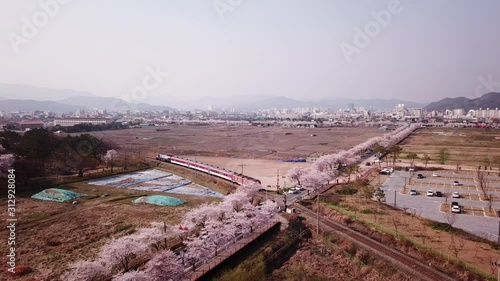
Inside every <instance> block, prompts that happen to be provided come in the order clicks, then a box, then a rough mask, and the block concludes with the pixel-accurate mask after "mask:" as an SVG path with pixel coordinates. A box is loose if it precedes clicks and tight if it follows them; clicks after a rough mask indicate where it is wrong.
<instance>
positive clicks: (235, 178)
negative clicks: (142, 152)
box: [156, 153, 260, 185]
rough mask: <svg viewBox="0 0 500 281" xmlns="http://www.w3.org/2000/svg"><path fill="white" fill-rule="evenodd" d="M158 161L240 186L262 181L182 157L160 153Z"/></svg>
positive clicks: (157, 157) (157, 156)
mask: <svg viewBox="0 0 500 281" xmlns="http://www.w3.org/2000/svg"><path fill="white" fill-rule="evenodd" d="M156 160H158V161H163V162H168V163H172V164H176V165H179V166H183V167H186V168H190V169H193V170H197V171H200V172H204V173H207V174H209V175H213V176H216V177H219V178H222V179H225V180H228V181H230V182H234V183H236V184H239V185H243V184H255V183H258V184H260V180H258V179H254V178H252V177H247V176H244V175H241V174H238V173H235V172H233V171H229V170H225V169H222V168H219V167H214V166H211V165H208V164H204V163H200V162H196V161H191V160H189V159H184V158H181V157H176V156H173V155H170V154H161V153H158V154H157V155H156Z"/></svg>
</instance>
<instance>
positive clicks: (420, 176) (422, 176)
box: [417, 174, 425, 179]
mask: <svg viewBox="0 0 500 281" xmlns="http://www.w3.org/2000/svg"><path fill="white" fill-rule="evenodd" d="M417 178H418V179H423V178H425V177H424V175H422V174H418V175H417Z"/></svg>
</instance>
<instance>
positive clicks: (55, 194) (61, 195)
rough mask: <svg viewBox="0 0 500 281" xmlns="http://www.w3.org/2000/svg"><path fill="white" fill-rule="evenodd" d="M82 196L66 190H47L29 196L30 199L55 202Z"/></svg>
mask: <svg viewBox="0 0 500 281" xmlns="http://www.w3.org/2000/svg"><path fill="white" fill-rule="evenodd" d="M82 196H84V195H83V194H80V193H76V192H73V191H70V190H66V189H59V188H49V189H45V190H43V191H41V192H38V193H37V194H34V195H33V196H31V198H34V199H40V200H47V201H55V202H64V201H68V200H72V199H75V198H79V197H82Z"/></svg>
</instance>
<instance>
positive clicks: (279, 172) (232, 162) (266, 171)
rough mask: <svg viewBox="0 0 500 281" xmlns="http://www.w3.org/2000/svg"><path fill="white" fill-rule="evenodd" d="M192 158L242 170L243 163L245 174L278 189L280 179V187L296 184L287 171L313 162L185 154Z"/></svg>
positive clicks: (304, 166)
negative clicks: (287, 175)
mask: <svg viewBox="0 0 500 281" xmlns="http://www.w3.org/2000/svg"><path fill="white" fill-rule="evenodd" d="M183 157H184V158H187V159H191V160H195V159H196V161H199V162H202V163H207V164H211V165H214V166H218V167H224V168H226V169H229V170H232V171H235V172H241V168H242V167H241V165H243V174H244V175H247V176H251V177H254V178H258V179H259V180H260V181H261V182H262V187H264V188H266V189H269V190H274V191H276V184H277V183H278V181H277V179H279V185H280V188H286V187H291V186H294V185H296V184H297V183H296V182H294V181H293V180H290V179H289V178H288V177H286V174H287V172H288V171H289V170H290V169H292V168H293V167H303V168H309V167H310V166H311V163H291V162H277V161H275V160H267V159H238V158H229V157H209V156H197V157H194V156H183Z"/></svg>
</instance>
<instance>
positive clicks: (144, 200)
mask: <svg viewBox="0 0 500 281" xmlns="http://www.w3.org/2000/svg"><path fill="white" fill-rule="evenodd" d="M132 202H133V203H135V204H152V205H158V206H179V205H182V204H184V203H186V201H184V200H182V199H179V198H175V197H170V196H163V195H151V196H142V197H139V198H137V199H135V200H133V201H132Z"/></svg>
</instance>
